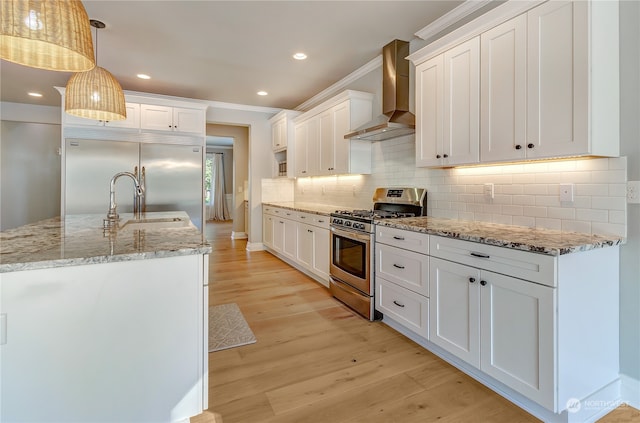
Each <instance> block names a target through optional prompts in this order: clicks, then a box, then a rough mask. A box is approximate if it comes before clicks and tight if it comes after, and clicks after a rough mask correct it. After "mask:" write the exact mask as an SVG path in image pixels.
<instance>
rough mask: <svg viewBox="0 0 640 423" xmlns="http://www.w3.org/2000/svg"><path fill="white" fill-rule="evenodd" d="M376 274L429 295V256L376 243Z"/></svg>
mask: <svg viewBox="0 0 640 423" xmlns="http://www.w3.org/2000/svg"><path fill="white" fill-rule="evenodd" d="M376 275H378V276H380V277H382V278H384V279H386V280H389V281H391V282H394V283H396V284H398V285H400V286H402V287H404V288H407V289H409V290H411V291H414V292H416V293H418V294H422V295H424V296H427V297H428V296H429V256H427V255H424V254H419V253H415V252H413V251H407V250H403V249H401V248H397V247H392V246H390V245H385V244H380V243H376Z"/></svg>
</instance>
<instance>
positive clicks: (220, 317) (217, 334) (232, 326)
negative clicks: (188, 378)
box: [209, 303, 256, 352]
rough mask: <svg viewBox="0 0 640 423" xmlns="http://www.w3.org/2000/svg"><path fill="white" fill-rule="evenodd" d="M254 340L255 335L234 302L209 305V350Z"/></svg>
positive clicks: (235, 345) (217, 349)
mask: <svg viewBox="0 0 640 423" xmlns="http://www.w3.org/2000/svg"><path fill="white" fill-rule="evenodd" d="M255 342H256V337H255V335H254V334H253V332H252V331H251V328H250V327H249V325H248V324H247V321H246V320H244V316H243V315H242V312H241V311H240V308H239V307H238V305H237V304H236V303H231V304H221V305H217V306H211V307H209V352H213V351H220V350H226V349H228V348H233V347H239V346H241V345H247V344H253V343H255Z"/></svg>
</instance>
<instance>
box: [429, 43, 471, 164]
mask: <svg viewBox="0 0 640 423" xmlns="http://www.w3.org/2000/svg"><path fill="white" fill-rule="evenodd" d="M416 75H417V78H416V92H417V101H416V115H417V121H418V125H417V130H416V165H417V166H452V165H458V164H469V163H477V162H478V161H479V130H480V41H479V38H478V37H475V38H472V39H471V40H469V41H466V42H464V43H462V44H460V45H458V46H456V47H454V48H452V49H450V50H447V51H446V52H444V53H443V54H441V55H439V56H436V57H434V58H432V59H430V60H428V61H426V62H425V63H423V64H421V65H419V66H418V67H417V68H416Z"/></svg>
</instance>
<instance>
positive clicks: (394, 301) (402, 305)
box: [393, 300, 404, 308]
mask: <svg viewBox="0 0 640 423" xmlns="http://www.w3.org/2000/svg"><path fill="white" fill-rule="evenodd" d="M393 303H394V304H395V305H397V306H398V307H402V308H404V304H402V303H399V302H397V301H396V300H393Z"/></svg>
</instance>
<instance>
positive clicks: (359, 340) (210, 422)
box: [191, 223, 640, 423]
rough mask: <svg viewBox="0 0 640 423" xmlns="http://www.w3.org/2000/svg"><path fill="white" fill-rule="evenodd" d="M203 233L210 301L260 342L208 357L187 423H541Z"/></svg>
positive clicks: (292, 274)
mask: <svg viewBox="0 0 640 423" xmlns="http://www.w3.org/2000/svg"><path fill="white" fill-rule="evenodd" d="M206 228H207V229H206V233H207V238H208V239H209V240H210V241H211V243H212V247H213V252H212V254H211V261H210V274H209V284H210V285H209V287H210V291H209V292H210V297H209V302H210V304H211V305H216V304H225V303H237V304H238V306H239V307H240V309H241V311H242V313H243V315H244V316H245V318H246V320H247V322H248V323H249V325H250V326H251V329H252V330H253V332H254V334H255V335H256V338H257V342H256V343H255V344H252V345H247V346H243V347H238V348H232V349H229V350H224V351H217V352H214V353H210V354H209V389H210V390H209V410H208V411H206V412H205V413H203V414H201V415H200V416H196V417H194V418H192V419H191V422H192V423H214V422H215V423H222V422H223V421H224V423H258V422H260V423H262V422H265V423H276V422H277V423H285V422H296V423H302V422H304V423H313V422H317V423H342V422H344V423H355V422H367V423H377V422H380V423H391V422H397V423H410V422H420V423H425V422H435V421H439V422H508V423H520V422H522V423H524V422H537V421H538V420H537V419H536V418H534V417H533V416H531V415H530V414H528V413H527V412H525V411H523V410H522V409H520V408H518V407H517V406H515V405H514V404H512V403H511V402H509V401H507V400H506V399H504V398H502V397H501V396H499V395H498V394H496V393H494V392H493V391H491V390H490V389H488V388H486V387H484V386H483V385H481V384H480V383H478V382H476V381H475V380H473V379H472V378H470V377H468V376H467V375H465V374H464V373H462V372H460V371H458V370H457V369H455V368H454V367H452V366H451V365H449V364H447V363H446V362H444V361H442V360H441V359H439V358H438V357H436V356H434V355H433V354H431V353H430V352H428V351H427V350H425V349H423V348H422V347H420V346H419V345H417V344H415V343H414V342H412V341H410V340H409V339H407V338H405V337H404V336H402V335H400V334H398V333H397V332H395V331H394V330H392V329H390V328H389V327H387V326H386V325H384V324H383V323H380V322H374V323H371V322H367V321H366V320H364V319H363V318H361V317H359V316H356V315H354V313H352V312H351V311H350V310H349V309H347V308H346V307H345V306H343V305H342V304H340V303H339V302H338V301H336V300H335V299H333V298H332V297H331V296H330V295H329V293H328V291H327V290H326V289H325V288H324V287H323V286H321V285H320V284H318V283H317V282H315V281H313V280H312V279H310V278H308V277H307V276H305V275H304V274H302V273H301V272H298V271H297V270H295V269H293V268H292V267H290V266H289V265H287V264H285V263H283V262H282V261H280V260H278V259H276V258H275V257H274V256H272V255H271V254H269V253H267V252H264V251H256V252H251V253H249V252H247V251H245V246H246V241H243V240H235V241H234V240H231V239H230V234H231V226H230V224H229V223H208V224H207V226H206ZM600 422H601V423H614V422H640V412H638V411H637V410H635V409H633V408H631V407H619V408H618V409H617V410H615V411H613V412H612V413H610V414H609V415H607V416H606V417H605V418H604V419H602V420H600Z"/></svg>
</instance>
